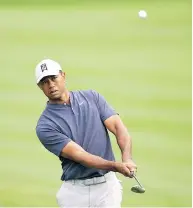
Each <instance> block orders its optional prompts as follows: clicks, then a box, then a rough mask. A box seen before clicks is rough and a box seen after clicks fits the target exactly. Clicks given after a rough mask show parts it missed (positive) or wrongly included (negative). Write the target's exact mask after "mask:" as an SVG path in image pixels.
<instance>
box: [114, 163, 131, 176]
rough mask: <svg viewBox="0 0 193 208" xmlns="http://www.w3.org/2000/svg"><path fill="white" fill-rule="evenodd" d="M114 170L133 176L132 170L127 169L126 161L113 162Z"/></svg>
mask: <svg viewBox="0 0 193 208" xmlns="http://www.w3.org/2000/svg"><path fill="white" fill-rule="evenodd" d="M115 172H119V173H121V174H123V175H124V176H126V177H130V178H132V177H133V174H134V172H133V171H130V170H129V167H128V164H127V163H121V162H115Z"/></svg>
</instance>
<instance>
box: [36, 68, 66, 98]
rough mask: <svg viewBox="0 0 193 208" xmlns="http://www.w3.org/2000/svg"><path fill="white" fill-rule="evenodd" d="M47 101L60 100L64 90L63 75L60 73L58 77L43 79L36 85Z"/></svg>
mask: <svg viewBox="0 0 193 208" xmlns="http://www.w3.org/2000/svg"><path fill="white" fill-rule="evenodd" d="M38 86H39V87H40V88H41V90H42V91H43V92H44V94H45V95H46V96H47V97H48V98H49V100H58V99H60V98H61V96H62V94H63V93H64V89H65V74H64V72H60V73H59V74H58V75H53V76H47V77H44V78H43V79H42V80H41V81H40V82H39V84H38Z"/></svg>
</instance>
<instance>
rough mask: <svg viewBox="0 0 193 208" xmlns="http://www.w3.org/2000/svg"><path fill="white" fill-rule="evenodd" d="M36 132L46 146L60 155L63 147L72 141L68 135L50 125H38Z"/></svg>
mask: <svg viewBox="0 0 193 208" xmlns="http://www.w3.org/2000/svg"><path fill="white" fill-rule="evenodd" d="M36 134H37V136H38V138H39V140H40V142H41V143H42V144H43V145H44V147H45V148H46V149H47V150H49V151H50V152H52V153H53V154H55V155H56V156H58V157H59V156H60V153H61V151H62V149H63V148H64V147H65V146H66V145H67V144H68V142H70V141H71V139H70V138H68V137H67V136H66V135H64V134H61V133H60V132H58V131H57V130H55V129H53V128H52V127H49V126H44V127H41V126H39V125H38V126H37V127H36Z"/></svg>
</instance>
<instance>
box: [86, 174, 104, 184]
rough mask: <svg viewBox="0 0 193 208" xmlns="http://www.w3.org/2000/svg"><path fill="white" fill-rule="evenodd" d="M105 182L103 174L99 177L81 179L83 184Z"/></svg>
mask: <svg viewBox="0 0 193 208" xmlns="http://www.w3.org/2000/svg"><path fill="white" fill-rule="evenodd" d="M105 182H106V178H105V177H104V176H101V177H94V178H89V179H86V180H84V181H83V184H84V185H85V186H90V185H96V184H100V183H105Z"/></svg>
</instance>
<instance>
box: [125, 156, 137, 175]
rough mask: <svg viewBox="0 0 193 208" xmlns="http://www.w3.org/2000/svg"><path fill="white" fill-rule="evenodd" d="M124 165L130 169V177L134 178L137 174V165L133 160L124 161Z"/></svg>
mask: <svg viewBox="0 0 193 208" xmlns="http://www.w3.org/2000/svg"><path fill="white" fill-rule="evenodd" d="M123 163H124V164H125V165H126V166H127V168H129V171H130V177H131V178H132V177H133V175H134V174H135V173H136V172H137V165H136V164H135V163H134V162H133V160H132V159H127V160H124V161H123Z"/></svg>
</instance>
